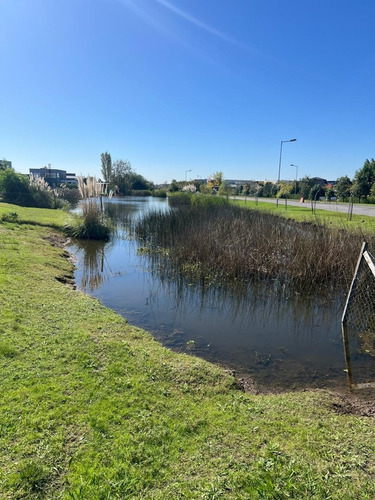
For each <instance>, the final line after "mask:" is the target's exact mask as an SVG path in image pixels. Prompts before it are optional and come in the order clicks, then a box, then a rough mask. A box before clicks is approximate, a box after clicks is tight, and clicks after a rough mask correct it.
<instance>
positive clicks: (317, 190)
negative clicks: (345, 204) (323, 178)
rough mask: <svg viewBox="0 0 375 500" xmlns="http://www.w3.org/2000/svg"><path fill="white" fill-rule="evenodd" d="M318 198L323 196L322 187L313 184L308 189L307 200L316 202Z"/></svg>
mask: <svg viewBox="0 0 375 500" xmlns="http://www.w3.org/2000/svg"><path fill="white" fill-rule="evenodd" d="M320 196H324V189H323V186H321V185H320V184H314V185H313V186H312V188H311V189H310V193H309V198H310V200H317V199H318V198H319V197H320Z"/></svg>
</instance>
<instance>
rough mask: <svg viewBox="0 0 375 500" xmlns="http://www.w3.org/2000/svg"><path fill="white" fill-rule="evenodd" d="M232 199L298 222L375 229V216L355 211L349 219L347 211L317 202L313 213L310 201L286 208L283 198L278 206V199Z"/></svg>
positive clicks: (349, 228)
mask: <svg viewBox="0 0 375 500" xmlns="http://www.w3.org/2000/svg"><path fill="white" fill-rule="evenodd" d="M230 201H231V203H233V204H234V205H236V206H240V207H243V208H250V209H255V210H261V211H265V212H268V213H272V214H275V215H280V216H282V217H286V218H290V219H294V220H296V221H298V222H313V223H316V224H321V225H327V226H334V227H338V228H339V229H341V228H344V229H348V230H353V229H354V230H358V229H360V230H361V231H364V232H366V231H368V232H374V231H375V217H371V216H368V215H358V214H356V213H354V214H353V216H352V220H350V221H349V220H348V214H347V213H345V212H338V211H337V212H336V211H331V210H322V209H321V208H319V204H318V203H317V204H316V210H315V213H312V211H311V202H310V201H306V202H305V203H304V204H302V203H301V204H300V205H298V206H295V205H287V207H286V209H285V200H283V199H280V200H279V206H276V200H275V202H274V203H267V202H264V201H263V202H262V201H259V200H258V202H255V201H254V200H247V201H245V200H243V199H239V198H237V199H235V200H230ZM354 212H355V208H354Z"/></svg>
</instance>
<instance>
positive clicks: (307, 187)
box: [298, 176, 316, 199]
mask: <svg viewBox="0 0 375 500" xmlns="http://www.w3.org/2000/svg"><path fill="white" fill-rule="evenodd" d="M314 185H316V182H315V181H314V179H311V178H310V177H308V176H305V177H303V178H302V179H301V180H300V181H298V188H299V194H300V196H301V198H305V199H308V198H309V196H310V193H311V189H312V187H313V186H314Z"/></svg>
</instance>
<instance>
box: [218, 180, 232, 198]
mask: <svg viewBox="0 0 375 500" xmlns="http://www.w3.org/2000/svg"><path fill="white" fill-rule="evenodd" d="M218 194H219V195H220V196H229V194H230V187H229V186H228V185H227V183H226V182H225V181H222V182H221V184H220V186H219V191H218Z"/></svg>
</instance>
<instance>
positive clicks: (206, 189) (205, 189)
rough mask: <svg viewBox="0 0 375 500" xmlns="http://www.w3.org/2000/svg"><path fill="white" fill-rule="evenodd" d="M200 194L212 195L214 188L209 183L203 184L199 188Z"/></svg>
mask: <svg viewBox="0 0 375 500" xmlns="http://www.w3.org/2000/svg"><path fill="white" fill-rule="evenodd" d="M199 192H200V193H202V194H211V192H212V187H211V186H210V185H209V184H207V183H202V184H201V185H200V186H199Z"/></svg>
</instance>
